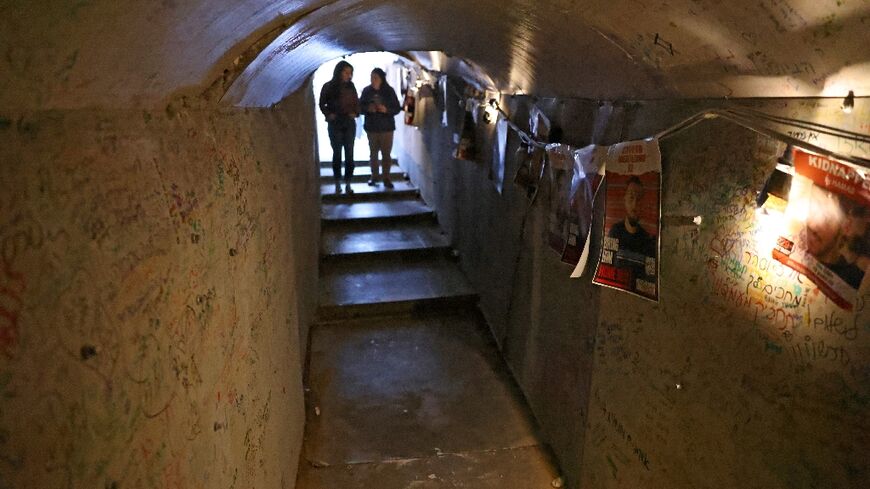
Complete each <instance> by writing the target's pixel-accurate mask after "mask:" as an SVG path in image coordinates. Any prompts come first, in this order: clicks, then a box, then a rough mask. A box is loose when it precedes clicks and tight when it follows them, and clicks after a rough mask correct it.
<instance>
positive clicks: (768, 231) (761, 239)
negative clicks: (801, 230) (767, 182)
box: [755, 197, 785, 256]
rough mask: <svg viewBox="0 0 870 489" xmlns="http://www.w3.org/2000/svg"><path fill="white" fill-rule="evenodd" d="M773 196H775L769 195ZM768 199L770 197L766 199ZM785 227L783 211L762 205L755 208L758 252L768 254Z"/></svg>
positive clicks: (763, 254)
mask: <svg viewBox="0 0 870 489" xmlns="http://www.w3.org/2000/svg"><path fill="white" fill-rule="evenodd" d="M771 198H775V197H771ZM768 200H770V199H768ZM784 229H785V216H784V215H783V213H781V212H779V211H776V210H772V209H769V208H768V207H767V205H766V203H765V205H764V206H762V207H759V208H758V209H756V210H755V245H756V248H757V249H758V254H759V255H762V256H770V254H771V253H772V252H773V248H774V247H775V246H776V240H777V238H779V237H780V236H781V235H782V232H783V231H784Z"/></svg>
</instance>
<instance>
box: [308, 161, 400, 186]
mask: <svg viewBox="0 0 870 489" xmlns="http://www.w3.org/2000/svg"><path fill="white" fill-rule="evenodd" d="M342 172H344V169H342ZM371 176H372V169H371V168H369V164H368V163H366V164H365V165H363V166H358V167H356V168H355V169H354V171H353V179H352V180H351V182H352V183H358V182H363V183H365V182H367V181H368V180H369V178H371ZM405 179H406V175H405V170H402V168H401V167H399V166H398V165H393V166H392V167H391V168H390V180H392V181H393V183H395V182H401V181H404V180H405ZM320 183H321V184H327V183H332V184H334V183H335V178H334V177H333V174H332V167H331V166H330V167H329V168H321V169H320ZM342 183H344V180H343V179H342Z"/></svg>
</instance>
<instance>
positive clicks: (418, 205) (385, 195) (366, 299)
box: [298, 163, 557, 489]
mask: <svg viewBox="0 0 870 489" xmlns="http://www.w3.org/2000/svg"><path fill="white" fill-rule="evenodd" d="M367 166H368V165H366V164H360V165H358V166H357V175H356V178H357V179H358V180H359V182H358V183H355V184H354V185H353V189H354V191H355V193H353V194H351V195H347V194H335V189H334V186H333V185H332V171H331V168H330V164H329V163H326V164H323V165H322V168H323V172H322V173H321V176H322V187H321V193H322V199H323V206H322V223H323V225H322V240H321V241H322V244H321V273H320V275H321V285H320V287H321V288H320V309H319V313H318V315H319V323H318V324H317V325H316V326H315V327H314V328H313V329H312V333H311V335H312V337H311V350H310V358H309V361H310V364H309V367H308V371H307V375H306V377H307V380H306V387H307V396H306V397H307V400H306V402H307V406H306V409H307V424H306V433H305V441H304V447H303V460H302V463H301V464H300V472H299V480H298V487H299V488H300V489H349V488H360V489H369V488H371V489H392V488H396V489H399V488H402V489H404V488H438V487H468V488H483V489H488V488H493V489H494V488H501V489H513V488H517V489H519V488H523V489H533V488H547V487H551V482H552V481H553V479H554V478H555V477H557V470H556V469H555V467H554V465H553V463H552V458H551V456H550V455H549V450H548V449H547V448H546V447H545V446H544V445H543V444H542V443H541V441H540V439H539V437H538V434H537V430H536V428H535V423H534V420H533V418H532V416H531V414H530V412H529V410H528V408H527V406H526V404H525V401H524V400H523V397H522V395H521V394H520V392H519V389H518V388H517V387H516V385H515V383H514V381H513V379H512V377H511V375H510V373H509V372H508V370H507V368H506V367H505V364H504V362H503V360H502V359H501V357H500V355H499V353H498V350H497V348H496V345H495V343H494V341H493V340H492V337H491V335H490V333H489V330H488V328H487V327H486V324H485V322H484V321H483V319H482V316H481V315H480V313H479V312H478V310H477V308H476V303H477V295H476V293H475V292H474V291H473V290H472V288H471V286H470V284H469V283H468V281H467V280H466V278H465V277H464V275H463V274H462V272H461V270H460V269H459V265H458V263H457V260H456V258H454V257H453V254H452V253H451V249H450V247H449V242H448V239H447V237H446V236H445V235H444V233H443V232H442V231H441V230H440V228H439V227H438V222H437V219H436V216H435V214H434V213H433V211H432V209H431V208H430V207H428V206H427V205H426V204H425V202H423V201H422V199H421V198H420V196H419V191H418V189H417V188H416V187H414V186H413V185H412V184H411V183H410V182H409V181H407V180H406V179H404V178H403V176H404V174H403V172H402V170H401V168H400V167H399V166H398V165H394V167H393V173H394V177H393V181H394V182H396V188H395V189H393V190H386V189H384V187H383V186H382V185H379V186H377V187H369V186H368V185H366V184H365V181H366V180H368V177H369V174H368V169H367Z"/></svg>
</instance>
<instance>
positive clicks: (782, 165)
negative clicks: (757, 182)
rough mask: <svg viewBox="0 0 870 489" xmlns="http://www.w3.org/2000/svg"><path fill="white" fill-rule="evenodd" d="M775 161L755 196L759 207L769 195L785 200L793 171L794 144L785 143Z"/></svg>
mask: <svg viewBox="0 0 870 489" xmlns="http://www.w3.org/2000/svg"><path fill="white" fill-rule="evenodd" d="M776 161H777V165H776V168H774V170H773V172H772V173H771V174H770V176H768V177H767V181H766V182H764V188H762V189H761V192H759V193H758V195H757V196H756V198H755V204H756V207H757V208H759V209H761V208H762V207H763V206H764V204H765V203H766V202H767V199H768V197H769V196H771V195H773V196H774V197H777V198H778V199H781V201H787V200H788V194H789V192H791V180H792V174H793V173H794V146H792V145H790V144H789V145H787V146H786V148H785V151H784V152H783V154H782V156H780V157H779V158H778V159H777V160H776Z"/></svg>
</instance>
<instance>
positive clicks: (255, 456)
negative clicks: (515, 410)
mask: <svg viewBox="0 0 870 489" xmlns="http://www.w3.org/2000/svg"><path fill="white" fill-rule="evenodd" d="M311 104H312V101H311V100H310V95H308V94H307V92H305V93H303V94H297V95H294V96H293V97H292V98H291V100H290V101H289V102H288V105H290V106H292V107H303V108H305V107H312V105H311ZM311 113H312V112H310V111H308V110H305V111H300V112H297V111H289V110H288V111H280V110H240V109H227V110H222V111H215V110H206V109H198V110H187V109H167V110H145V109H125V110H121V109H119V110H92V109H82V110H58V111H40V112H18V113H0V161H2V162H3V163H2V165H0V250H2V261H0V353H2V355H0V399H2V401H0V487H2V488H23V487H34V488H35V487H39V488H104V487H105V488H107V489H108V488H111V489H117V488H156V487H160V488H213V487H222V488H250V487H262V488H291V487H293V486H294V483H295V478H296V464H297V460H298V455H299V450H300V445H301V439H302V429H303V422H304V412H303V391H302V380H301V371H302V369H301V364H302V361H303V352H304V345H305V343H306V341H307V340H306V336H307V325H308V324H309V323H310V321H311V319H312V316H313V308H314V306H315V305H316V304H315V301H316V290H317V286H316V284H317V246H316V245H312V243H313V242H316V239H317V237H318V235H319V212H318V209H319V201H318V194H319V187H318V185H317V176H316V175H317V174H316V165H315V163H314V161H315V159H314V152H313V149H314V134H313V128H312V126H313V119H312V118H311Z"/></svg>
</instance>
